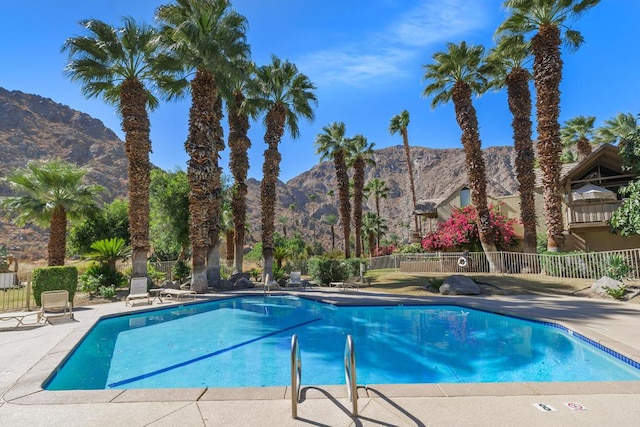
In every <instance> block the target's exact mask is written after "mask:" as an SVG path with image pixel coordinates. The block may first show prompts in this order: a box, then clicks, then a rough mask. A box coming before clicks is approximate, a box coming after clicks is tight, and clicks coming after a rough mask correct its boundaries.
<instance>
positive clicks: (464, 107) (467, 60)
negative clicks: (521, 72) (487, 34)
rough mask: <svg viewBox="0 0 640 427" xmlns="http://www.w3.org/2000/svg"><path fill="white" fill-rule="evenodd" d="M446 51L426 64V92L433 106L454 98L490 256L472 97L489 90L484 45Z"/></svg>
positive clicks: (482, 169) (473, 194) (492, 245)
mask: <svg viewBox="0 0 640 427" xmlns="http://www.w3.org/2000/svg"><path fill="white" fill-rule="evenodd" d="M447 47H448V49H447V52H436V53H435V54H434V55H433V63H431V64H428V65H425V69H426V72H425V75H424V79H425V80H427V81H428V82H430V83H429V84H428V85H427V87H426V88H425V89H424V93H423V95H425V96H433V99H432V102H431V106H432V107H436V106H437V105H439V104H443V103H446V102H449V101H453V105H454V107H455V112H456V119H457V121H458V125H459V126H460V129H461V130H462V136H461V142H462V146H463V147H464V152H465V157H466V163H467V176H468V178H469V186H470V187H471V200H472V202H473V205H474V206H475V208H476V210H477V212H478V219H479V221H478V222H479V224H478V231H479V235H480V243H481V244H482V249H483V250H484V252H485V253H486V254H487V255H489V253H491V252H495V251H496V245H495V243H494V241H493V230H492V228H491V224H490V221H489V208H488V205H487V177H486V175H485V165H484V158H483V157H482V149H481V142H480V134H479V131H478V118H477V115H476V110H475V108H474V107H473V102H472V100H471V96H472V94H474V93H475V94H480V93H483V92H484V91H485V90H486V89H487V82H486V79H485V77H484V76H483V75H482V74H481V73H480V65H481V63H482V60H483V58H484V47H482V46H467V44H466V43H465V42H461V43H460V44H459V45H456V44H454V43H449V44H448V45H447ZM487 259H488V260H489V265H490V268H491V271H494V270H495V268H496V265H495V263H494V262H493V260H492V259H491V257H490V256H488V257H487Z"/></svg>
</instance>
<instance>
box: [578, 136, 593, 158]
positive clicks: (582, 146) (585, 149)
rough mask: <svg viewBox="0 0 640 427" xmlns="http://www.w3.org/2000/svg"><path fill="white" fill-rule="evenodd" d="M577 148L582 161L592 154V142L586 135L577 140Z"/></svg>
mask: <svg viewBox="0 0 640 427" xmlns="http://www.w3.org/2000/svg"><path fill="white" fill-rule="evenodd" d="M576 148H577V149H578V159H579V160H580V161H582V160H584V159H585V158H586V157H588V156H589V154H591V152H592V151H593V149H592V148H591V143H590V142H589V140H588V139H587V138H585V137H582V138H580V139H578V140H577V141H576Z"/></svg>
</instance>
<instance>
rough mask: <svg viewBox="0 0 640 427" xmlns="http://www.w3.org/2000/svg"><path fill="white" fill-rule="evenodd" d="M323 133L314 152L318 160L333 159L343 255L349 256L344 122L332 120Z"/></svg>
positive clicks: (316, 142) (348, 205) (349, 205)
mask: <svg viewBox="0 0 640 427" xmlns="http://www.w3.org/2000/svg"><path fill="white" fill-rule="evenodd" d="M322 131H323V132H324V133H321V134H318V136H316V140H315V142H314V144H315V146H316V154H319V155H320V161H321V162H322V161H324V160H329V159H331V160H333V166H334V168H335V171H336V182H337V185H338V199H339V201H340V219H341V220H342V233H343V236H344V256H345V258H350V257H351V247H350V244H349V237H350V236H351V201H350V198H349V173H348V172H347V161H346V148H345V144H346V139H345V136H344V135H345V124H344V123H343V122H333V123H331V124H330V125H329V126H325V127H323V128H322Z"/></svg>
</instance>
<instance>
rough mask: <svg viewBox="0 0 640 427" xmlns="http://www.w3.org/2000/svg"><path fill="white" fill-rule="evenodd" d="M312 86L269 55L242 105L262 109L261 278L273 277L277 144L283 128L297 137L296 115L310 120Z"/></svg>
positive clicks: (293, 68)
mask: <svg viewBox="0 0 640 427" xmlns="http://www.w3.org/2000/svg"><path fill="white" fill-rule="evenodd" d="M315 89H316V87H315V86H314V85H313V83H311V81H310V80H309V78H308V77H307V76H305V75H304V74H302V73H300V72H299V71H298V68H297V67H296V66H295V64H292V63H291V62H289V61H284V62H283V61H282V60H280V59H279V58H278V57H276V56H272V57H271V64H268V65H263V66H262V67H260V68H258V69H257V70H256V77H255V84H254V85H253V86H252V91H251V96H250V97H249V98H248V99H247V100H246V102H245V104H248V105H249V111H253V112H258V111H259V112H264V113H265V115H264V126H265V129H266V131H265V134H264V142H265V143H266V144H267V149H266V150H265V152H264V164H263V167H262V175H263V177H262V183H261V185H260V205H261V207H262V256H263V258H264V268H263V272H262V274H263V278H264V277H266V275H268V276H269V277H273V256H274V242H273V233H274V231H275V207H276V204H277V202H278V198H277V194H276V183H277V181H278V176H279V174H280V159H281V156H280V152H279V151H278V144H279V143H280V140H281V139H282V136H283V135H284V132H285V128H286V129H288V130H289V134H290V135H291V137H292V138H293V139H296V138H297V137H298V136H299V130H298V118H299V117H304V118H306V119H309V120H312V119H313V117H314V113H313V108H312V105H311V104H316V103H317V99H316V96H315V94H314V92H313V91H314V90H315Z"/></svg>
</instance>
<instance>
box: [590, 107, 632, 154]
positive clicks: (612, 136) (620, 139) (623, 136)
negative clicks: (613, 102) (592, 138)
mask: <svg viewBox="0 0 640 427" xmlns="http://www.w3.org/2000/svg"><path fill="white" fill-rule="evenodd" d="M638 129H639V128H638V121H637V119H636V117H635V116H634V115H633V114H631V113H626V114H625V113H619V114H618V115H617V116H615V117H613V118H611V119H609V120H605V122H604V125H603V126H602V127H600V128H598V129H597V130H596V141H597V142H601V143H609V144H616V143H617V144H618V145H619V146H621V147H622V146H623V145H625V142H626V141H627V140H629V139H630V138H631V137H633V136H634V134H635V132H637V131H638Z"/></svg>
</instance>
